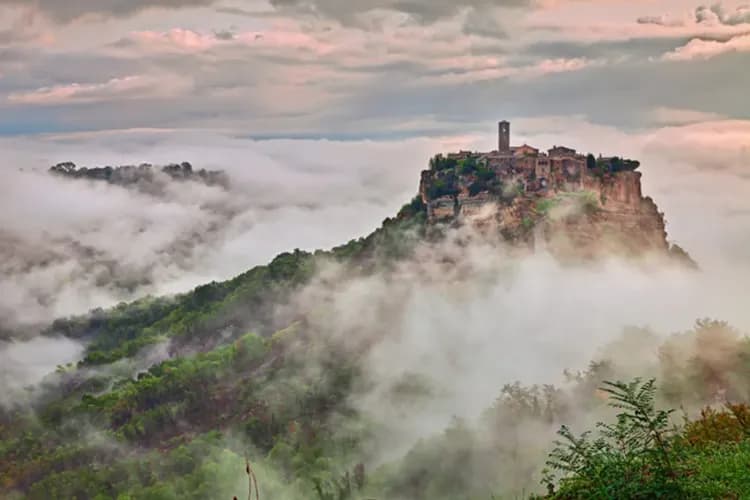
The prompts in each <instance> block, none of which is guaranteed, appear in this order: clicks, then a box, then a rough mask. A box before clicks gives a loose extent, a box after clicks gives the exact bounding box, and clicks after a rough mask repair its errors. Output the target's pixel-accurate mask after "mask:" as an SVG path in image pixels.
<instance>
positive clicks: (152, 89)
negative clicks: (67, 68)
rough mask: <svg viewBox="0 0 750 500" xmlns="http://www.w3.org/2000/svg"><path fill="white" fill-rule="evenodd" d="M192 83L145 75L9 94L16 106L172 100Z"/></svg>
mask: <svg viewBox="0 0 750 500" xmlns="http://www.w3.org/2000/svg"><path fill="white" fill-rule="evenodd" d="M189 86H190V83H189V81H188V80H186V79H184V78H183V79H181V78H178V77H174V76H173V77H166V76H165V77H163V78H158V79H157V78H154V77H146V76H140V75H136V76H126V77H123V78H113V79H111V80H109V81H107V82H104V83H94V84H79V83H71V84H67V85H57V86H55V87H45V88H40V89H37V90H34V91H32V92H19V93H13V94H10V95H8V100H9V101H10V102H11V103H13V104H24V105H59V104H77V103H78V104H79V103H93V102H101V101H109V100H114V99H135V98H155V97H169V96H172V95H175V94H179V93H182V92H184V91H185V90H187V89H188V88H189Z"/></svg>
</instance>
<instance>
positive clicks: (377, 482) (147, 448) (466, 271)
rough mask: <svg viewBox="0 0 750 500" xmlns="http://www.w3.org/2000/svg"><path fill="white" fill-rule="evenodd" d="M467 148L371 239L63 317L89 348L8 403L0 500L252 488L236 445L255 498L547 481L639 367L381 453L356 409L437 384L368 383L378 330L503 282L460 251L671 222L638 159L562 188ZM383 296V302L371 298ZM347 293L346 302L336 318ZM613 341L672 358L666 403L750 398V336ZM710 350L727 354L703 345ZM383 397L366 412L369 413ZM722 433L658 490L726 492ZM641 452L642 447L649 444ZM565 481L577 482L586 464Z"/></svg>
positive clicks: (452, 494) (414, 408) (480, 493)
mask: <svg viewBox="0 0 750 500" xmlns="http://www.w3.org/2000/svg"><path fill="white" fill-rule="evenodd" d="M477 159H478V158H475V157H474V155H464V157H462V158H459V159H456V160H455V162H454V161H453V160H451V159H450V158H448V159H446V158H444V157H437V158H436V159H435V160H433V162H432V165H431V168H430V169H429V170H427V171H425V172H424V173H423V174H422V181H421V186H420V193H419V195H418V196H417V197H415V198H414V200H412V202H410V203H409V204H407V205H405V206H404V207H403V208H402V209H401V211H400V212H399V214H398V215H397V216H396V217H394V218H393V219H387V220H386V221H384V223H383V226H382V227H381V228H379V229H378V230H376V231H374V232H373V233H372V234H371V235H369V236H367V237H366V238H361V239H358V240H353V241H350V242H349V243H347V244H345V245H342V246H340V247H337V248H334V249H332V250H330V251H317V252H314V253H308V252H303V251H300V250H295V251H293V252H290V253H285V254H282V255H279V256H278V257H276V258H275V259H274V260H273V261H272V262H271V263H270V264H268V265H267V266H259V267H256V268H254V269H251V270H249V271H248V272H246V273H244V274H242V275H240V276H237V277H236V278H234V279H232V280H229V281H226V282H223V283H210V284H206V285H204V286H201V287H198V288H196V289H195V290H193V291H192V292H189V293H186V294H183V295H179V296H176V297H165V298H153V297H147V298H143V299H141V300H139V301H136V302H134V303H131V304H121V305H119V306H117V307H115V308H113V309H111V310H106V311H105V310H95V311H92V312H91V313H90V314H89V315H86V316H84V317H76V318H68V319H60V320H58V321H56V322H54V323H53V324H52V325H50V326H49V327H48V328H47V330H46V332H45V334H46V335H49V336H54V335H64V336H66V337H69V338H73V339H77V340H80V341H81V342H84V343H85V345H86V351H85V355H84V357H83V359H82V360H81V361H80V362H78V363H77V364H75V365H73V364H71V365H69V366H61V367H59V368H58V370H57V372H56V373H54V374H51V375H50V376H48V377H47V379H46V380H45V381H44V383H42V384H41V385H40V386H39V387H37V388H30V389H29V390H28V391H27V392H26V393H25V394H23V397H19V398H17V400H16V403H15V404H13V405H10V406H7V407H0V464H1V465H0V495H2V496H3V497H4V498H6V497H7V498H16V497H17V498H32V499H36V498H39V499H54V498H60V499H63V498H64V499H70V498H79V499H88V498H92V499H93V498H97V499H103V498H116V499H118V500H124V499H130V498H132V499H136V498H137V499H141V498H144V499H171V498H175V499H176V498H195V499H205V498H216V499H222V498H226V499H229V498H232V497H233V496H239V495H242V494H243V493H242V492H244V491H245V489H246V488H247V483H246V478H245V477H244V455H245V454H246V453H247V454H249V455H250V459H251V462H252V463H253V464H254V472H255V474H256V475H257V477H258V478H259V481H260V485H261V489H262V491H263V497H264V498H284V499H302V498H320V499H328V498H331V499H333V498H337V499H344V498H396V499H399V498H403V499H421V498H425V499H426V498H430V499H435V498H444V499H456V498H490V495H493V494H499V495H508V496H516V497H517V496H518V495H522V494H523V495H528V494H530V493H531V492H533V491H539V490H540V489H541V488H542V486H541V479H542V477H541V476H540V473H541V469H542V467H543V463H544V460H545V456H546V455H547V453H548V452H549V451H550V450H551V449H552V444H551V440H552V438H553V436H554V432H555V431H556V430H557V429H558V428H559V427H560V425H561V424H565V423H568V422H570V421H579V420H585V421H589V420H590V418H589V417H591V416H601V417H602V418H606V417H609V416H610V414H609V413H607V410H606V401H603V400H602V399H601V398H600V397H599V394H600V393H599V391H598V390H597V388H598V387H599V386H600V385H601V384H602V383H604V381H605V380H612V379H615V378H620V377H632V376H636V375H639V374H638V373H632V372H631V371H629V370H627V369H625V368H623V367H622V366H620V365H618V363H617V359H615V358H612V359H598V360H594V361H597V362H596V363H592V365H591V366H590V367H589V368H588V369H586V370H583V371H581V372H580V373H578V374H575V375H570V380H569V384H567V385H566V386H565V387H553V386H551V385H545V386H524V385H522V384H512V382H513V381H512V380H498V381H497V391H498V394H499V397H498V398H497V400H496V402H495V404H494V405H492V406H491V407H490V408H487V410H486V411H485V412H484V414H483V416H482V418H481V419H480V420H479V422H476V423H468V422H465V421H462V420H461V419H456V420H455V421H454V422H453V423H452V424H451V425H450V426H449V427H448V428H447V429H445V430H444V432H443V433H438V434H437V435H434V436H433V437H431V438H429V439H421V440H417V441H416V442H415V443H413V445H412V443H410V444H409V447H408V448H407V449H406V450H404V451H405V453H404V454H394V451H393V448H395V447H396V446H397V445H398V437H397V436H395V435H392V434H391V432H392V431H390V430H389V428H388V425H387V424H388V422H387V421H382V420H378V418H376V416H377V412H375V413H370V412H368V411H367V409H368V408H370V409H371V408H372V407H373V406H375V407H378V406H380V407H388V408H391V407H392V409H393V411H394V412H395V414H396V415H399V416H400V417H398V418H400V419H408V417H409V416H410V415H426V414H427V413H421V412H429V411H430V404H431V401H433V400H436V399H439V398H440V395H441V394H442V391H443V390H445V387H443V386H444V385H445V384H444V383H441V381H440V380H435V379H430V378H426V377H425V376H424V375H421V374H419V372H415V373H411V372H409V373H405V374H398V376H397V377H395V378H394V379H392V380H391V379H388V380H386V381H383V380H379V379H377V378H374V374H373V373H372V371H371V366H370V364H371V362H372V357H371V356H372V352H373V351H376V350H377V348H378V346H379V345H380V344H382V343H387V342H389V341H390V340H389V339H392V338H397V336H398V334H399V332H398V331H393V328H395V327H396V326H398V325H399V324H401V323H398V322H394V323H390V321H392V320H393V318H398V317H400V316H403V315H405V314H406V312H405V311H404V307H405V304H406V303H407V302H408V300H406V298H407V297H411V296H412V295H422V294H423V293H424V292H432V290H433V288H432V287H437V289H438V290H441V292H440V293H445V290H446V289H449V288H456V287H457V286H458V285H459V284H460V283H462V282H471V283H472V287H473V286H474V281H476V282H477V283H478V285H477V289H478V292H477V293H484V291H483V290H484V286H485V285H484V284H483V283H484V282H485V281H487V280H488V279H495V276H494V275H495V274H497V275H501V274H502V272H501V271H503V272H504V270H503V268H502V267H500V268H495V267H484V266H485V262H484V260H485V257H484V256H483V257H482V258H480V259H478V260H476V261H475V260H474V257H471V256H470V252H471V250H472V249H473V248H474V247H473V246H472V245H476V248H486V249H488V250H489V252H490V254H491V253H496V254H497V255H498V256H504V255H507V257H502V258H500V259H499V262H500V264H499V265H501V266H502V265H505V264H503V262H504V261H505V260H507V261H508V262H512V260H513V259H515V258H524V257H523V256H524V255H527V254H528V253H529V251H530V250H532V249H534V247H536V249H537V250H539V251H541V250H542V249H541V248H540V246H542V245H541V244H540V239H539V238H541V239H542V241H544V243H545V247H546V248H549V249H552V254H553V255H558V256H559V257H562V260H563V261H566V260H567V259H568V258H570V257H571V255H576V256H578V257H582V258H583V259H584V260H590V259H595V258H597V257H599V256H604V255H609V253H608V252H609V251H614V250H615V249H618V250H623V251H624V253H625V254H627V255H628V256H629V257H631V258H633V257H637V256H639V255H647V254H651V253H653V252H658V253H661V254H663V255H664V256H669V255H670V250H669V246H668V244H667V241H666V234H665V232H664V223H663V218H662V216H661V214H659V212H658V210H657V208H656V205H655V204H654V203H653V201H651V200H650V199H647V198H643V197H642V195H641V192H640V174H638V173H636V172H634V171H632V170H631V169H626V170H623V171H614V170H616V169H612V168H611V166H612V162H610V163H609V167H608V168H607V171H606V172H605V171H603V170H604V169H603V168H600V171H602V172H601V175H599V174H596V173H595V172H593V171H590V170H587V171H586V173H585V174H582V176H581V177H580V178H577V179H576V180H575V182H576V183H577V184H576V185H575V186H573V185H570V184H566V182H569V181H565V180H560V181H559V182H558V181H556V180H553V179H554V178H553V177H550V178H549V179H552V180H551V181H548V182H549V183H548V184H547V185H546V187H544V188H542V187H541V183H540V184H537V185H536V186H538V187H534V186H532V185H531V183H530V182H529V181H528V178H526V181H525V182H527V184H523V182H524V179H523V177H522V175H523V172H518V171H515V170H508V171H505V172H504V173H499V172H495V173H494V175H492V174H489V173H486V172H488V171H491V170H489V169H488V166H487V165H484V164H482V163H481V162H477V163H475V160H477ZM600 166H601V165H600ZM477 183H479V184H480V185H479V186H477V185H476V184H477ZM522 187H523V189H521V188H522ZM592 193H593V196H592ZM558 211H559V213H558ZM467 231H468V233H467ZM467 234H469V235H470V238H469V239H468V240H467V239H466V235H467ZM563 237H564V239H565V241H566V242H567V243H566V246H564V247H563V246H560V245H561V244H560V243H559V242H558V240H560V239H562V238H563ZM456 239H458V240H459V244H458V245H454V243H453V242H454V240H456ZM612 242H614V243H616V246H612ZM519 249H521V250H522V251H521V252H520V255H521V257H518V255H519V252H518V251H517V250H519ZM606 249H609V250H606ZM483 255H485V254H483ZM488 255H489V254H488ZM494 265H495V264H493V266H494ZM426 270H430V273H429V274H426ZM414 286H416V288H411V287H414ZM380 288H382V290H381V292H379V293H380V295H378V294H375V292H373V291H372V290H378V289H380ZM358 296H359V300H357V297H358ZM352 302H353V303H354V304H356V307H353V306H347V307H349V308H344V305H345V304H351V303H352ZM444 307H445V305H444ZM635 321H638V318H634V322H635ZM464 333H465V332H460V331H457V332H455V335H462V334H464ZM624 338H626V340H627V343H628V345H633V343H635V344H638V345H640V346H641V348H643V349H644V352H646V351H649V350H650V351H656V350H660V351H661V352H664V353H665V355H664V356H662V357H660V359H659V361H658V362H657V363H656V364H655V365H653V366H650V367H649V368H648V370H646V371H647V372H648V373H652V372H653V373H659V374H660V383H661V386H660V387H662V390H661V392H659V395H658V399H659V403H660V404H661V403H663V404H667V405H670V406H671V407H677V406H680V405H683V404H684V405H686V407H687V406H689V407H694V408H700V407H701V406H703V405H705V404H708V403H710V402H713V401H715V398H716V397H717V395H719V394H722V395H723V396H724V397H725V398H727V399H729V400H733V401H747V400H748V394H747V388H748V387H750V383H748V382H750V378H748V372H747V370H746V369H745V364H744V363H745V360H746V356H747V340H746V339H744V337H742V336H741V334H739V333H738V332H736V331H735V330H733V329H732V328H731V327H730V326H729V325H727V324H725V323H721V322H712V321H702V322H699V323H697V324H696V327H695V328H694V329H693V330H691V331H689V332H684V333H683V334H681V335H680V336H678V337H675V338H673V339H671V340H669V341H666V342H662V341H661V340H657V339H655V337H654V336H653V334H651V333H650V332H649V331H647V330H639V331H636V332H630V333H629V334H626V335H625V337H624ZM623 342H625V341H623ZM714 342H720V344H717V345H718V346H719V347H717V348H716V349H715V350H711V349H706V345H713V343H714ZM397 350H402V349H401V348H400V347H399V348H398V349H397ZM616 350H617V349H615V351H616ZM696 353H698V354H700V355H697V354H696ZM385 366H386V368H385V370H386V373H387V371H388V368H387V367H388V363H386V365H385ZM571 368H573V369H576V368H578V367H571ZM443 382H444V381H443ZM504 384H506V385H504ZM376 389H377V390H376ZM381 391H384V392H381ZM375 395H377V397H378V398H379V399H377V402H376V403H375V404H374V405H373V404H371V403H367V402H368V401H369V398H371V397H373V396H375ZM655 397H656V396H655ZM381 398H382V399H381ZM365 403H367V404H365ZM381 409H382V408H381ZM584 415H585V416H586V418H585V419H584V418H583V417H584ZM740 415H744V413H742V414H740ZM707 418H708V419H710V418H719V419H725V420H726V419H730V420H731V419H732V418H734V417H731V416H729V414H720V415H718V416H717V415H713V414H707V416H704V420H705V419H707ZM696 422H697V423H695V424H694V425H693V427H690V428H689V429H693V431H694V432H693V431H691V432H693V433H692V434H691V433H688V434H687V436H688V439H691V438H690V436H694V435H698V436H703V435H702V434H700V432H702V431H701V430H700V429H701V427H700V426H701V425H703V424H701V423H700V422H703V421H702V420H697V421H696ZM737 422H739V423H737ZM730 424H731V425H730V427H731V428H732V430H731V431H729V434H728V435H729V436H730V438H726V436H725V435H724V434H722V435H721V436H718V437H710V438H704V437H699V438H696V439H698V441H695V440H692V441H690V443H691V446H693V448H691V450H692V451H690V450H688V451H685V452H684V453H685V455H680V456H681V457H683V459H684V460H683V462H684V463H685V464H686V465H685V469H684V472H680V474H683V473H684V475H685V477H690V478H691V481H694V482H695V483H696V485H693V484H692V483H690V484H687V483H686V484H687V485H686V486H685V487H684V488H683V486H680V488H681V489H678V490H674V489H673V490H669V491H670V492H671V493H669V494H670V495H673V496H671V497H670V496H668V498H706V497H705V496H701V495H702V494H705V492H706V491H709V490H710V491H711V492H714V493H716V494H717V495H719V494H720V495H725V494H730V495H731V494H739V492H740V490H738V489H737V486H736V483H737V481H736V480H730V479H731V478H730V479H726V478H722V477H718V478H717V477H716V476H717V472H716V471H715V470H713V469H711V468H710V467H709V465H708V463H710V460H709V458H705V457H714V456H716V457H719V456H720V457H723V460H725V462H727V463H730V462H731V461H732V458H731V457H728V456H727V454H730V453H734V451H733V450H735V448H736V450H735V451H736V458H737V460H740V461H744V460H746V457H747V456H748V454H747V451H746V448H747V446H746V444H747V443H746V442H745V441H744V437H743V436H744V434H742V433H743V432H745V431H746V430H747V429H746V427H743V425H744V424H743V423H742V421H740V420H737V419H736V418H735V420H731V422H730ZM509 436H510V437H509ZM712 436H713V435H712ZM665 439H666V438H665ZM703 441H706V442H710V443H712V444H711V445H710V446H709V445H707V444H706V445H705V446H704V444H705V443H703ZM401 444H402V445H403V444H404V443H401ZM714 445H715V446H714ZM644 446H645V447H646V448H647V449H648V450H652V447H651V441H648V442H647V443H646V445H644ZM733 447H735V448H733ZM649 453H650V452H649ZM690 453H692V455H691V454H690ZM732 456H733V457H734V456H735V455H732ZM385 457H388V458H387V459H386V458H385ZM701 457H702V458H701ZM698 458H700V459H701V460H702V461H701V462H700V463H697V462H696V463H693V462H691V461H694V460H697V459H698ZM683 462H680V463H681V464H682V463H683ZM743 463H744V462H743ZM649 466H650V465H649V464H646V465H643V467H646V468H648V467H649ZM732 467H734V468H733V469H731V471H730V472H731V473H732V474H736V469H737V466H736V465H733V466H732ZM613 470H614V469H613ZM639 470H641V471H643V470H644V469H639ZM680 470H681V471H682V469H680ZM726 470H729V469H726ZM565 472H566V473H578V474H580V475H581V478H584V479H586V478H587V477H588V476H586V475H585V474H586V473H587V470H586V469H585V468H582V469H580V470H575V471H565ZM613 474H616V473H615V472H613ZM670 474H671V472H670ZM648 475H649V473H646V474H645V476H643V477H647V476H648ZM634 477H635V476H634ZM643 477H642V476H637V479H634V481H642V480H643ZM672 479H674V478H672ZM672 479H670V481H672ZM586 480H588V479H586ZM549 481H550V483H549V484H550V491H552V492H553V493H554V489H555V488H556V487H557V485H558V484H561V485H562V487H563V489H562V490H561V491H563V493H562V494H561V496H560V498H584V497H586V494H585V492H586V491H589V490H585V489H576V488H578V487H579V486H580V485H581V484H584V483H585V481H583V480H582V481H581V482H579V483H576V482H575V481H572V482H570V481H569V482H566V481H563V482H562V483H560V481H559V479H556V478H555V479H550V480H549ZM700 481H702V482H700ZM732 481H734V482H732ZM698 482H700V484H698ZM670 484H671V483H670ZM584 486H585V487H586V488H588V487H590V485H588V483H585V484H584ZM584 486H580V487H581V488H583V487H584ZM699 486H700V487H701V488H703V489H699ZM670 487H671V486H670ZM690 488H692V489H690ZM706 488H708V489H706ZM710 488H713V489H710ZM582 491H583V492H584V493H581V492H582ZM623 491H626V490H623ZM644 491H646V490H644ZM649 491H650V490H649ZM743 491H744V490H743ZM566 492H567V493H566ZM675 492H678V493H675ZM712 494H713V493H712ZM647 497H648V494H646V495H645V496H644V498H647ZM628 498H633V496H629V497H628Z"/></svg>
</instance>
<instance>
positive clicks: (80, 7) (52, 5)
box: [0, 0, 216, 23]
mask: <svg viewBox="0 0 750 500" xmlns="http://www.w3.org/2000/svg"><path fill="white" fill-rule="evenodd" d="M214 3H216V0H69V1H63V2H60V1H58V0H34V1H33V2H28V1H27V0H0V7H2V6H14V7H15V6H21V7H29V6H31V7H33V9H34V11H35V12H38V13H40V14H42V15H44V16H47V17H49V18H51V19H53V20H55V21H58V22H63V23H67V22H70V21H74V20H76V19H80V18H83V17H87V16H101V17H122V16H130V15H132V14H135V13H138V12H141V11H143V10H147V9H152V8H160V9H178V8H186V7H206V6H210V5H213V4H214Z"/></svg>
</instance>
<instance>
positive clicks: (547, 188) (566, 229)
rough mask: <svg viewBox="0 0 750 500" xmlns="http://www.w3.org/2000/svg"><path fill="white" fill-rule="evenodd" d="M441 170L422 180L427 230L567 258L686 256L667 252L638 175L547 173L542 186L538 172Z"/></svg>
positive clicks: (661, 218) (655, 212)
mask: <svg viewBox="0 0 750 500" xmlns="http://www.w3.org/2000/svg"><path fill="white" fill-rule="evenodd" d="M440 166H441V167H442V168H431V169H430V170H426V171H424V172H422V177H421V182H420V190H419V197H420V198H421V201H422V203H423V205H424V206H425V208H426V213H427V221H428V225H430V226H433V227H434V226H439V225H444V224H449V225H461V224H471V225H472V226H474V227H476V228H477V229H479V230H481V231H484V232H492V233H495V232H497V233H499V234H500V235H502V236H503V238H504V239H505V240H507V241H508V242H509V243H512V244H514V245H518V246H528V247H531V248H537V249H539V248H542V247H543V248H545V249H546V250H548V251H550V252H551V253H553V254H555V255H557V256H559V257H563V258H568V257H570V258H579V257H583V258H587V257H595V256H601V255H604V254H609V253H617V254H625V255H634V256H635V255H644V254H650V253H657V254H665V255H670V254H677V255H679V256H681V255H682V254H683V252H682V250H681V249H679V247H670V244H669V243H668V241H667V233H666V229H665V222H664V216H663V214H662V213H661V212H660V211H659V209H658V207H657V205H656V204H655V203H654V201H653V200H652V199H651V198H650V197H644V196H643V194H642V190H641V173H640V172H636V171H634V170H623V171H618V172H611V171H609V172H607V171H603V170H601V169H599V170H589V169H585V168H584V169H581V171H580V172H577V173H576V172H574V173H575V174H576V175H575V176H574V177H573V178H571V179H567V180H561V179H557V180H555V178H554V175H550V179H551V181H550V182H549V184H547V183H544V186H543V187H540V185H539V183H535V182H534V180H535V175H534V172H530V173H525V172H523V171H518V170H516V171H503V172H500V171H493V170H492V169H490V168H486V167H482V166H481V164H480V165H479V167H478V168H469V169H467V168H466V167H465V166H464V165H463V164H462V162H461V161H459V162H457V163H456V165H455V168H448V167H445V166H444V165H440Z"/></svg>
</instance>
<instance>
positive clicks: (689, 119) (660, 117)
mask: <svg viewBox="0 0 750 500" xmlns="http://www.w3.org/2000/svg"><path fill="white" fill-rule="evenodd" d="M648 115H649V118H650V119H651V120H652V121H654V122H655V123H658V124H661V125H687V124H691V123H700V122H714V121H720V120H724V119H725V118H726V117H725V116H722V115H721V114H719V113H712V112H706V111H696V110H693V109H681V108H670V107H665V106H659V107H657V108H656V109H654V110H652V111H651V112H650V113H649V114H648Z"/></svg>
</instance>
